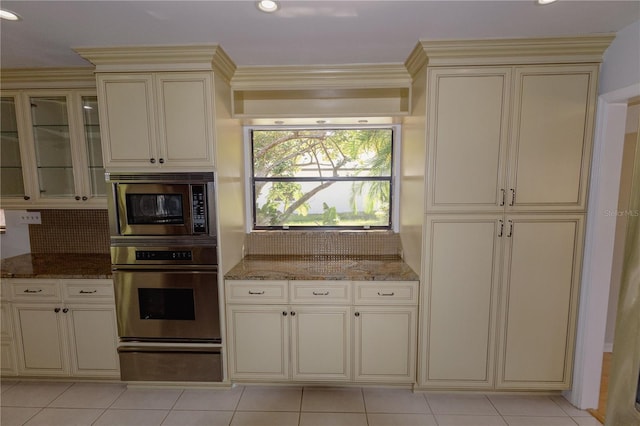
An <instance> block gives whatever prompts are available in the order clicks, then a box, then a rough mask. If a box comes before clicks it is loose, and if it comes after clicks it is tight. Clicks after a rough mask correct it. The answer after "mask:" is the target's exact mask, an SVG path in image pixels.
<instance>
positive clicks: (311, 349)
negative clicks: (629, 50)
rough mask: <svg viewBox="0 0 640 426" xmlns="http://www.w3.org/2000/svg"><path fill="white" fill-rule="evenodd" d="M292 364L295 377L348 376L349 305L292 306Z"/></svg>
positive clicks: (335, 378) (314, 378)
mask: <svg viewBox="0 0 640 426" xmlns="http://www.w3.org/2000/svg"><path fill="white" fill-rule="evenodd" d="M292 309H293V311H292V312H294V313H295V315H292V317H291V321H292V330H291V351H292V355H291V365H292V372H293V378H294V379H300V380H302V379H304V380H349V379H350V378H351V368H350V365H351V355H350V354H351V351H350V345H351V333H350V332H349V331H350V326H349V325H350V321H349V317H350V315H349V312H350V310H349V308H348V307H300V306H294V307H293V308H292Z"/></svg>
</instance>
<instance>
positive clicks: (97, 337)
mask: <svg viewBox="0 0 640 426" xmlns="http://www.w3.org/2000/svg"><path fill="white" fill-rule="evenodd" d="M10 287H11V291H12V303H11V305H12V306H11V309H12V312H13V322H14V328H15V336H16V340H15V343H16V354H17V373H18V374H19V375H21V376H72V377H105V378H106V377H119V366H118V356H117V351H116V345H117V341H118V335H117V326H116V316H115V304H114V302H113V285H112V282H111V280H26V279H25V280H22V279H15V280H11V281H10Z"/></svg>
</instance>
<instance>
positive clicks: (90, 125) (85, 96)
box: [77, 93, 107, 202]
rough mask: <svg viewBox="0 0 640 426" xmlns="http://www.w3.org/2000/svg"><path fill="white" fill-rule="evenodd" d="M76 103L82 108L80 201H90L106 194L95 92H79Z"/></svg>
mask: <svg viewBox="0 0 640 426" xmlns="http://www.w3.org/2000/svg"><path fill="white" fill-rule="evenodd" d="M78 104H79V105H80V106H81V108H82V121H81V123H80V125H81V126H82V130H81V132H80V134H81V135H82V137H83V139H82V142H83V143H82V144H81V146H82V149H78V150H77V151H78V152H79V153H82V154H83V155H82V158H80V159H79V164H81V166H82V171H83V175H84V181H83V193H82V199H81V201H83V202H86V201H92V200H94V199H96V198H102V199H104V197H106V195H107V185H106V183H105V180H104V161H103V160H102V139H101V137H100V119H99V115H100V114H99V110H98V97H97V96H96V95H95V93H91V94H89V93H79V94H78ZM79 145H80V144H79ZM78 148H80V146H78ZM103 202H104V201H103Z"/></svg>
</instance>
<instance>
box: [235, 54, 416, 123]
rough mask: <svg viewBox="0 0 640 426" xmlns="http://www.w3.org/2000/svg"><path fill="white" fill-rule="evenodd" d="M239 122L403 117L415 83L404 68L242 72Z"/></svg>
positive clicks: (252, 69)
mask: <svg viewBox="0 0 640 426" xmlns="http://www.w3.org/2000/svg"><path fill="white" fill-rule="evenodd" d="M231 87H232V91H233V99H232V100H233V115H234V117H237V118H286V117H359V116H373V117H375V116H378V117H379V116H404V115H408V114H409V113H410V105H411V78H410V76H409V74H408V72H407V70H406V68H405V67H404V66H403V65H402V64H397V65H396V64H386V65H375V66H372V65H343V66H313V67H245V68H238V69H237V70H236V73H235V75H234V77H233V79H232V81H231Z"/></svg>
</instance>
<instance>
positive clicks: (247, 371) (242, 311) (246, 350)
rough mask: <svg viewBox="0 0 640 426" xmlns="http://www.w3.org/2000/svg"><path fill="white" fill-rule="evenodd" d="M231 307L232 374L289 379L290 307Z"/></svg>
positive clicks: (230, 359) (234, 375) (230, 369)
mask: <svg viewBox="0 0 640 426" xmlns="http://www.w3.org/2000/svg"><path fill="white" fill-rule="evenodd" d="M228 309H229V310H228V312H229V313H228V327H229V332H228V333H227V336H228V340H229V357H228V358H229V375H230V377H231V378H232V379H243V378H245V379H258V380H259V379H271V380H273V379H275V380H278V379H286V378H288V377H289V370H288V368H289V337H288V336H289V316H288V308H287V307H286V306H257V305H254V306H244V305H238V306H229V308H228ZM283 312H285V313H287V315H286V316H285V315H283Z"/></svg>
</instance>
